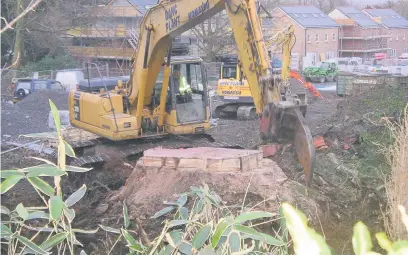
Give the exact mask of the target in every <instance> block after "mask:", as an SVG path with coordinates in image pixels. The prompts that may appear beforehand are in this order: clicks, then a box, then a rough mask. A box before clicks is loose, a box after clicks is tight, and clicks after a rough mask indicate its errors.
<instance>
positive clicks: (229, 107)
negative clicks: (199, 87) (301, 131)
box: [215, 26, 307, 120]
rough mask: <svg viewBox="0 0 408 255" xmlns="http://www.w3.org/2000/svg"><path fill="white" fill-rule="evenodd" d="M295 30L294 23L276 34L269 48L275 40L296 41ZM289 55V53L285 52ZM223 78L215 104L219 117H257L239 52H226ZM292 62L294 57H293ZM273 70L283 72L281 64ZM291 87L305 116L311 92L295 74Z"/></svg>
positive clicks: (277, 43)
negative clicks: (233, 53)
mask: <svg viewBox="0 0 408 255" xmlns="http://www.w3.org/2000/svg"><path fill="white" fill-rule="evenodd" d="M293 33H294V30H293V26H288V27H287V28H285V29H283V30H282V31H280V32H278V33H277V34H276V35H275V36H273V37H272V38H270V39H268V40H267V41H266V47H267V48H269V47H271V46H272V45H273V44H274V45H273V46H274V47H273V48H275V49H277V48H280V47H281V46H282V45H284V44H286V45H293V44H294V41H293V36H292V34H293ZM282 57H283V58H288V57H290V55H289V56H282ZM220 60H221V68H220V79H219V80H218V84H217V97H216V98H217V101H218V103H217V107H216V108H215V116H216V117H217V118H223V117H237V119H238V120H251V119H255V118H256V114H255V113H256V107H255V105H254V100H253V98H252V94H251V89H250V86H249V84H248V81H247V80H246V79H245V77H244V75H243V73H242V70H241V67H240V61H239V60H238V59H237V58H236V57H235V56H222V57H220ZM289 62H290V60H289ZM271 65H272V72H273V74H280V72H281V66H279V65H278V66H273V62H272V64H271ZM289 79H290V80H289V82H290V91H291V93H292V94H293V95H296V96H297V97H298V98H299V100H300V102H301V106H300V109H301V111H302V114H303V116H305V115H306V108H307V93H306V89H305V87H304V86H303V85H302V83H301V82H300V81H299V80H298V79H296V78H293V77H290V78H289Z"/></svg>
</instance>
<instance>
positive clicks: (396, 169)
mask: <svg viewBox="0 0 408 255" xmlns="http://www.w3.org/2000/svg"><path fill="white" fill-rule="evenodd" d="M403 113H404V114H403V117H402V118H401V120H400V121H399V122H396V123H392V122H387V124H388V127H389V130H390V131H391V133H392V135H393V137H394V139H395V141H394V143H393V144H392V146H390V147H389V148H388V150H386V151H385V155H386V158H387V161H388V163H389V164H390V166H391V173H390V175H389V177H388V178H387V180H386V185H385V186H386V192H387V199H388V210H387V216H388V217H386V220H385V227H386V229H387V232H388V234H389V236H390V237H391V238H392V239H393V240H398V239H403V238H408V234H407V232H406V230H405V227H404V225H403V223H402V222H401V219H400V212H399V210H398V205H403V206H405V207H408V104H407V105H406V107H405V110H404V112H403Z"/></svg>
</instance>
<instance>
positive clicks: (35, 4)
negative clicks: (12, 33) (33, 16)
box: [0, 0, 42, 34]
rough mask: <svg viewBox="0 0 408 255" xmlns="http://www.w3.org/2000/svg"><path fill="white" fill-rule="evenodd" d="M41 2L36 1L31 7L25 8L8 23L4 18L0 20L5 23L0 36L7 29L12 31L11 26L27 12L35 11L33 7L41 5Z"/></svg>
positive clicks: (39, 0)
mask: <svg viewBox="0 0 408 255" xmlns="http://www.w3.org/2000/svg"><path fill="white" fill-rule="evenodd" d="M41 1H42V0H36V1H35V2H34V3H33V4H32V5H30V6H29V7H27V8H26V9H25V10H24V11H23V12H22V13H20V15H18V16H17V17H16V18H15V19H13V20H12V21H10V22H7V21H6V19H5V18H3V17H2V18H1V19H3V20H4V21H5V24H6V25H5V26H4V27H3V28H2V29H1V30H0V34H2V33H4V32H5V31H7V30H9V29H14V28H13V25H14V24H15V23H16V22H17V21H18V20H19V19H21V18H22V17H24V16H25V15H26V14H27V13H28V12H30V11H32V10H34V9H35V7H37V5H39V4H40V3H41Z"/></svg>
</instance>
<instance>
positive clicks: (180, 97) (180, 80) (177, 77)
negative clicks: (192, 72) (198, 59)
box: [173, 65, 193, 103]
mask: <svg viewBox="0 0 408 255" xmlns="http://www.w3.org/2000/svg"><path fill="white" fill-rule="evenodd" d="M173 78H174V86H175V91H176V95H177V101H178V102H179V103H183V102H184V103H187V102H190V101H192V100H193V97H192V90H191V86H190V84H188V81H187V77H186V76H185V75H183V74H182V73H181V65H174V66H173Z"/></svg>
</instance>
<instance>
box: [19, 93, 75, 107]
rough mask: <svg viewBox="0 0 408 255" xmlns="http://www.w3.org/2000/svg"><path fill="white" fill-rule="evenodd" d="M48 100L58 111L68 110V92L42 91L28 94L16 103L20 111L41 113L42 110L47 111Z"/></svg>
mask: <svg viewBox="0 0 408 255" xmlns="http://www.w3.org/2000/svg"><path fill="white" fill-rule="evenodd" d="M49 99H51V100H52V101H53V102H54V104H55V105H56V106H57V108H58V109H59V110H68V92H66V91H52V90H43V91H36V92H34V93H33V94H30V95H29V96H27V97H26V98H24V99H23V100H21V101H20V102H18V103H17V106H18V108H19V109H21V110H38V111H41V112H43V111H44V108H46V109H47V110H48V111H49V101H48V100H49Z"/></svg>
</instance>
